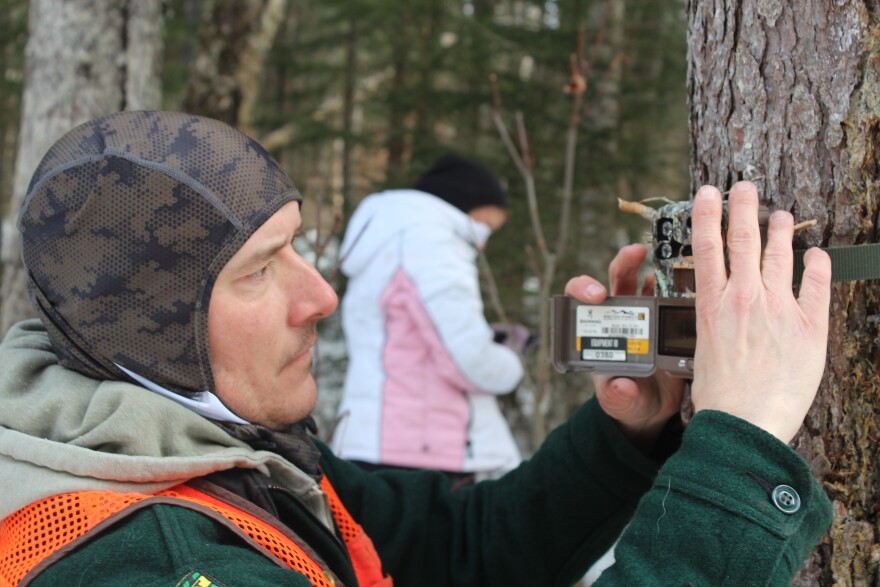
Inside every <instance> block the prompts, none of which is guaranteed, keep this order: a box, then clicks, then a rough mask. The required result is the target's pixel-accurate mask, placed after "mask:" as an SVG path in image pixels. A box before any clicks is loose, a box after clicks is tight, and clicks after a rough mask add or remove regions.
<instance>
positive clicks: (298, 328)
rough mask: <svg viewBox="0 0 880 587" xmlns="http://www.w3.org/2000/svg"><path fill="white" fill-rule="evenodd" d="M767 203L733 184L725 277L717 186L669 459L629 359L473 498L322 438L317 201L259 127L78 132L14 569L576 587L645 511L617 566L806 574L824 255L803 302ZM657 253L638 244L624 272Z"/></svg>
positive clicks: (8, 358) (32, 207)
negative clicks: (630, 375)
mask: <svg viewBox="0 0 880 587" xmlns="http://www.w3.org/2000/svg"><path fill="white" fill-rule="evenodd" d="M757 202H758V200H757V193H756V191H755V188H754V186H752V185H751V184H748V183H740V184H736V185H735V186H734V187H733V190H732V193H731V196H730V204H729V206H730V215H729V231H728V248H729V259H730V275H729V277H728V275H727V271H726V268H725V262H724V252H723V247H722V241H721V234H720V229H719V227H720V218H721V205H722V204H721V195H720V193H719V192H718V190H716V189H714V188H709V187H706V188H703V189H701V190H700V191H699V192H698V194H697V196H696V200H695V205H694V214H693V219H694V225H693V246H694V255H695V263H696V280H697V288H698V291H699V292H700V297H699V298H698V306H697V330H698V333H699V339H698V343H697V350H696V353H697V354H696V357H695V361H696V372H695V379H694V382H693V389H692V394H693V399H694V403H695V406H696V410H697V411H696V414H695V415H694V417H693V418H692V420H691V421H690V423H689V425H688V427H687V429H686V430H685V431H684V433H683V435H682V436H681V446H680V448H679V449H678V450H677V451H676V452H675V453H674V454H673V455H672V456H669V458H668V459H667V460H666V461H665V463H661V462H660V461H661V460H662V459H663V458H664V457H666V456H667V455H666V454H664V452H663V450H662V447H661V445H662V444H663V442H662V441H663V440H664V437H665V436H667V435H669V434H670V433H673V432H674V428H675V426H674V422H675V421H676V414H677V410H678V402H679V401H680V399H681V395H680V394H681V390H680V388H677V387H675V386H667V385H665V384H657V382H655V381H653V380H642V381H636V380H630V379H623V378H618V379H614V380H611V381H600V382H599V385H598V390H597V394H598V402H597V401H590V402H588V403H587V404H586V405H584V406H583V407H582V408H580V409H579V410H578V411H577V412H576V413H575V414H574V415H573V416H572V418H571V420H570V421H569V422H567V423H566V424H564V425H562V426H561V427H559V428H558V429H557V430H555V431H554V432H553V433H552V434H551V435H550V437H549V438H548V439H547V441H546V442H545V444H544V446H542V447H541V449H540V450H539V451H538V452H537V453H536V454H535V456H534V457H533V458H531V459H529V460H528V461H527V462H524V463H523V464H522V465H520V466H519V467H518V468H517V469H515V470H514V471H512V472H511V473H508V474H507V475H505V476H504V477H502V478H501V479H499V480H493V481H487V482H483V483H477V484H475V485H473V486H471V487H466V488H463V489H460V490H458V491H455V492H452V491H450V482H449V480H448V479H447V478H446V477H445V476H443V475H442V474H440V473H436V472H431V471H416V472H412V471H407V472H401V471H381V472H376V473H368V472H365V471H363V470H361V469H359V468H358V467H356V466H354V465H352V464H350V463H347V462H345V461H342V460H340V459H338V458H336V457H335V456H334V455H333V454H332V453H331V452H330V451H329V450H328V449H327V448H326V447H325V446H323V445H321V444H320V443H316V442H315V441H314V440H313V439H312V437H311V436H310V435H309V429H310V428H311V422H310V420H309V418H308V416H307V414H308V412H309V410H310V409H311V406H312V404H313V402H314V397H315V387H314V382H313V381H312V379H311V377H310V376H309V375H308V368H307V365H308V363H309V350H308V349H309V346H310V344H311V342H312V340H313V337H314V327H315V323H316V322H317V320H319V319H320V318H321V317H323V316H325V315H327V314H328V313H329V312H331V311H333V308H334V305H335V298H334V296H333V293H332V292H331V291H330V290H329V289H328V288H327V286H326V285H325V284H324V283H323V282H322V281H321V279H320V277H319V276H318V275H317V274H315V273H314V272H313V270H312V269H310V268H309V267H308V266H307V265H306V264H305V263H303V261H302V259H300V258H299V257H298V256H297V255H296V254H295V253H294V252H293V250H292V247H288V246H287V243H288V242H289V240H290V239H291V238H292V237H293V235H294V234H295V230H296V228H297V225H298V223H299V194H298V193H297V192H296V190H295V188H294V187H293V184H292V183H291V182H290V180H289V179H288V178H287V176H286V175H284V173H283V172H281V170H280V169H279V168H278V166H277V164H275V162H274V161H272V160H271V158H270V157H269V156H268V155H267V154H266V153H265V151H264V150H263V149H261V148H260V147H259V145H257V144H256V143H255V142H253V141H252V140H250V139H248V138H247V137H245V136H244V135H242V134H240V133H238V132H237V131H234V130H233V129H231V128H229V127H228V126H226V125H224V124H222V123H219V122H216V121H212V120H207V119H203V118H198V117H194V116H188V115H185V114H177V113H152V112H141V113H118V114H114V115H110V116H107V117H105V118H102V119H98V120H96V121H92V122H89V123H86V124H85V125H82V126H80V127H78V128H76V129H74V130H72V131H71V132H70V133H68V134H67V135H65V137H63V138H62V139H61V140H60V141H59V142H58V143H56V145H55V146H54V147H53V148H52V149H51V150H50V151H49V153H48V154H47V155H46V157H45V158H44V160H43V162H42V163H41V164H40V166H39V168H38V169H37V171H36V173H35V175H34V179H33V181H32V183H31V186H30V189H29V193H28V197H27V200H26V202H25V204H24V207H23V210H22V213H21V217H20V229H21V231H22V236H23V257H24V261H25V263H26V266H27V269H28V276H29V279H30V285H31V292H32V294H33V297H34V301H35V304H36V307H37V308H38V310H39V312H40V315H41V320H40V321H28V322H24V323H21V324H19V325H17V326H16V327H15V328H13V330H11V331H10V333H9V335H8V336H7V338H6V339H5V341H4V342H3V344H2V345H0V364H2V365H3V369H0V402H2V406H3V409H2V410H0V519H2V520H3V521H2V526H0V585H33V586H36V587H41V586H44V585H55V584H59V583H60V584H78V585H104V584H106V585H110V584H119V583H122V582H125V583H133V584H148V585H212V584H213V585H229V586H232V585H276V584H277V585H282V584H283V585H302V586H308V585H340V584H342V585H361V586H366V585H376V586H380V585H390V584H391V579H390V578H389V576H390V577H393V578H394V583H395V584H396V585H398V586H402V585H438V586H439V585H477V584H488V585H567V584H572V583H573V582H574V581H576V580H577V579H578V578H580V577H581V576H582V575H583V573H584V571H585V570H586V568H587V567H588V566H589V565H590V564H591V562H592V561H593V560H594V559H595V558H596V557H598V556H599V555H600V554H602V553H603V552H605V551H606V550H607V549H608V547H609V545H610V543H611V542H612V541H613V540H614V539H615V538H616V537H617V535H618V534H619V533H620V531H621V529H622V528H623V527H624V526H626V531H625V532H624V533H623V535H622V536H621V537H620V540H619V542H618V544H617V547H616V550H615V554H616V563H615V564H614V565H613V566H611V567H610V568H609V569H608V570H606V571H605V573H604V574H603V575H602V576H601V577H600V579H599V581H598V583H597V584H604V585H684V584H689V583H690V584H694V585H720V584H730V585H749V584H756V583H760V584H764V585H787V584H789V582H790V580H791V578H792V576H793V575H794V573H795V572H796V570H797V568H798V567H799V566H800V564H801V562H802V561H803V559H804V557H805V556H806V554H807V553H808V552H809V550H810V548H812V546H813V545H814V544H815V543H816V541H817V540H818V539H819V537H820V535H821V533H822V532H823V531H824V529H825V528H826V527H827V525H828V524H829V523H830V504H829V502H828V500H827V498H826V497H825V496H824V494H823V493H822V491H821V489H820V487H819V486H818V484H817V483H816V481H815V480H814V479H813V478H812V476H811V474H810V471H809V467H808V466H807V465H806V463H804V462H803V460H802V459H800V457H798V456H797V455H796V454H795V453H794V452H793V451H792V450H791V449H790V448H789V447H788V446H786V444H785V443H786V442H788V441H789V440H790V439H791V438H792V437H793V435H794V434H795V432H796V430H797V429H798V427H799V426H800V424H801V422H802V419H803V417H804V415H805V413H806V411H807V409H808V407H809V405H810V403H811V402H812V400H813V397H814V395H815V393H816V390H817V387H818V384H819V380H820V378H821V374H822V370H823V364H824V360H825V344H826V338H827V324H828V305H829V297H830V285H829V284H830V260H829V258H828V256H827V255H826V254H824V253H822V252H821V251H817V250H813V251H810V252H809V253H808V254H807V255H806V257H805V264H806V271H805V273H804V278H803V286H802V287H801V292H800V297H799V298H798V299H795V297H794V296H792V294H791V288H790V286H791V270H792V269H791V268H792V252H791V238H792V233H793V229H792V224H793V223H792V219H791V215H789V214H787V213H785V212H777V213H776V214H775V215H774V216H773V217H772V218H771V219H770V224H769V229H768V241H767V245H766V250H765V252H764V254H763V268H762V265H761V245H760V236H759V231H758V223H757ZM643 255H644V249H642V248H639V247H627V248H624V249H623V250H622V251H621V253H620V254H619V255H618V257H617V258H616V260H615V261H614V263H612V267H611V271H610V278H611V289H612V291H613V292H614V293H618V294H626V293H634V291H635V276H636V271H637V266H638V264H639V262H640V261H641V259H642V258H643ZM566 291H567V292H568V293H569V294H570V295H574V296H576V297H578V298H580V299H583V300H588V301H597V300H599V299H601V298H602V297H603V296H604V295H605V290H604V288H603V287H602V286H601V285H600V284H599V283H598V282H597V281H596V280H594V279H592V278H590V277H587V276H582V277H579V278H576V279H573V280H572V281H570V282H569V284H568V285H567V287H566ZM768 333H773V336H772V337H771V336H767V334H768ZM732 350H735V352H732ZM795 358H796V360H795ZM639 447H642V450H640V449H639ZM370 539H372V541H370ZM373 545H375V548H373Z"/></svg>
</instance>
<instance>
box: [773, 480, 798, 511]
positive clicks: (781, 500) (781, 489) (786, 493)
mask: <svg viewBox="0 0 880 587" xmlns="http://www.w3.org/2000/svg"><path fill="white" fill-rule="evenodd" d="M770 499H772V500H773V505H775V506H776V507H777V508H778V509H779V511H781V512H782V513H783V514H793V513H795V512H796V511H798V510H799V509H801V496H800V495H798V492H797V491H795V490H794V489H793V488H791V487H789V486H788V485H777V486H776V487H774V488H773V492H772V493H771V494H770Z"/></svg>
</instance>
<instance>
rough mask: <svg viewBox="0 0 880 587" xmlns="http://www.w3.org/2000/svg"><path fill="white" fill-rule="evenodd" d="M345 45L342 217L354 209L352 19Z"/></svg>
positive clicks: (354, 51) (355, 45)
mask: <svg viewBox="0 0 880 587" xmlns="http://www.w3.org/2000/svg"><path fill="white" fill-rule="evenodd" d="M348 27H349V28H348V39H347V42H346V45H345V85H344V87H343V108H342V136H343V141H344V143H343V145H342V217H343V218H348V214H349V213H350V212H351V211H352V210H353V209H354V179H353V177H352V175H353V174H352V163H351V152H352V149H353V148H354V93H355V88H356V85H357V53H358V49H359V31H358V23H357V21H356V20H354V19H352V20H351V22H350V23H349V25H348Z"/></svg>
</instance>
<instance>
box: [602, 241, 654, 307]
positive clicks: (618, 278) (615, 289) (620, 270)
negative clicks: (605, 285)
mask: <svg viewBox="0 0 880 587" xmlns="http://www.w3.org/2000/svg"><path fill="white" fill-rule="evenodd" d="M647 252H648V251H647V249H646V248H645V247H644V245H639V244H633V245H627V246H625V247H623V248H621V249H620V250H619V251H618V252H617V255H616V256H615V257H614V260H613V261H611V265H609V266H608V281H609V283H610V285H611V295H615V296H634V295H636V289H637V288H638V285H639V267H641V265H642V261H644V260H645V255H646V254H647Z"/></svg>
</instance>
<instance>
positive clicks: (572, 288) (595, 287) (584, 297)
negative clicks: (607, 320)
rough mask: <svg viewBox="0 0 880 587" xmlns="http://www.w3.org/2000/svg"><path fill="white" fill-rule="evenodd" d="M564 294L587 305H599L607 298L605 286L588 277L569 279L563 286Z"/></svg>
mask: <svg viewBox="0 0 880 587" xmlns="http://www.w3.org/2000/svg"><path fill="white" fill-rule="evenodd" d="M565 293H566V295H570V296H571V297H573V298H575V299H577V300H580V301H581V302H586V303H588V304H601V303H602V302H603V301H604V300H605V298H606V297H608V290H606V289H605V286H604V285H602V284H601V283H599V282H598V281H596V280H595V279H593V278H592V277H590V276H589V275H581V276H579V277H573V278H571V279H569V280H568V283H566V284H565Z"/></svg>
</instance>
